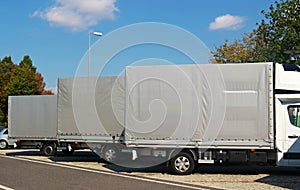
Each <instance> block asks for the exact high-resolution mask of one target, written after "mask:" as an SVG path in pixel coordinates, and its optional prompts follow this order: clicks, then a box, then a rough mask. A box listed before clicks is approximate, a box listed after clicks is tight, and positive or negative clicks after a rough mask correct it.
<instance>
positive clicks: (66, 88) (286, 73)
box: [9, 62, 300, 175]
mask: <svg viewBox="0 0 300 190" xmlns="http://www.w3.org/2000/svg"><path fill="white" fill-rule="evenodd" d="M58 81H59V82H58V95H57V130H56V138H54V139H55V140H54V141H51V143H48V142H49V141H47V142H43V144H47V145H48V149H51V150H52V149H55V148H57V147H61V148H62V149H64V150H66V151H67V152H71V151H72V150H76V149H79V148H90V149H92V150H94V151H95V152H97V153H99V155H100V156H101V157H103V158H104V159H105V160H107V161H109V162H112V163H117V164H120V162H118V161H117V160H119V159H120V158H122V157H123V156H124V153H130V155H131V158H132V160H133V161H135V160H137V159H139V158H144V157H149V158H150V162H149V164H148V165H147V163H146V166H151V165H152V164H153V163H154V164H160V163H164V164H166V165H167V166H168V167H169V168H170V170H171V171H172V172H173V173H175V174H179V175H187V174H190V173H192V172H193V171H194V169H195V167H196V166H197V164H220V163H245V164H250V163H253V164H269V165H273V166H292V167H298V166H300V139H299V134H300V83H299V82H298V81H300V68H299V67H298V66H297V65H293V64H278V63H272V62H267V63H243V64H189V65H156V66H127V67H126V68H125V76H120V77H94V78H92V77H87V78H70V79H59V80H58ZM20 111H21V110H20ZM24 111H25V110H24ZM15 118H16V117H14V118H9V120H10V119H11V120H14V119H15ZM18 119H19V118H18ZM54 119H55V118H54ZM20 121H22V119H21V118H20ZM10 122H11V123H12V122H13V121H10ZM9 125H10V124H9ZM10 131H12V132H13V130H10ZM50 140H51V139H50ZM49 144H51V146H49ZM49 147H50V148H49ZM154 160H155V161H154ZM156 160H157V161H156ZM131 166H132V165H131Z"/></svg>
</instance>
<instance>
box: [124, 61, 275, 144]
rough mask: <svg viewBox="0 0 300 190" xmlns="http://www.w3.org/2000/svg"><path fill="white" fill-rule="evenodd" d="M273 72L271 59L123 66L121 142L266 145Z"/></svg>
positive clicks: (270, 135)
mask: <svg viewBox="0 0 300 190" xmlns="http://www.w3.org/2000/svg"><path fill="white" fill-rule="evenodd" d="M272 73H273V64H272V63H256V64H255V63H251V64H194V65H164V66H128V67H126V116H125V117H126V119H125V121H126V125H125V128H126V130H125V132H126V133H125V135H126V136H125V137H126V138H125V139H126V142H127V143H128V144H131V143H133V144H134V143H138V142H140V143H145V144H147V143H149V144H155V141H156V142H158V143H159V142H166V140H169V141H170V142H178V143H179V144H180V142H189V144H190V143H196V142H214V143H216V144H222V143H225V142H238V143H240V144H241V146H242V145H249V144H251V143H254V142H255V143H256V144H262V145H263V144H267V145H268V143H272V141H273V122H272V117H273V115H272V101H273V84H272V83H273V74H272ZM162 140H164V141H162Z"/></svg>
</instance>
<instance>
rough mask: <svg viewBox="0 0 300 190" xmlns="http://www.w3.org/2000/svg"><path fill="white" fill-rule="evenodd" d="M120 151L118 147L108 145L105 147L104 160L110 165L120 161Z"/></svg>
mask: <svg viewBox="0 0 300 190" xmlns="http://www.w3.org/2000/svg"><path fill="white" fill-rule="evenodd" d="M119 153H120V151H119V149H118V148H117V147H116V146H112V145H108V146H106V147H104V151H103V153H102V158H103V159H104V160H105V161H107V162H110V163H114V162H116V161H117V160H118V159H119V155H120V154H119Z"/></svg>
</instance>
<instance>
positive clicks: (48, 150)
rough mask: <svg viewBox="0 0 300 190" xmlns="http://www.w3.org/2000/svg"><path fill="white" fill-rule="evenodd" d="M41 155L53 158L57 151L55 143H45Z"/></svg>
mask: <svg viewBox="0 0 300 190" xmlns="http://www.w3.org/2000/svg"><path fill="white" fill-rule="evenodd" d="M41 151H42V153H43V154H44V155H45V156H54V155H55V154H56V151H57V146H56V144H55V143H51V142H50V143H49V142H48V143H45V144H44V145H43V147H42V149H41Z"/></svg>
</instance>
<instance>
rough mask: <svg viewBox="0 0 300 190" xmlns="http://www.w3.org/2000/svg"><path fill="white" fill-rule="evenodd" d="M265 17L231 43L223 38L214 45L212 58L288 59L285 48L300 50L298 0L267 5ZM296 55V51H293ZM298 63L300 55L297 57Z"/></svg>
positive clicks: (289, 56) (256, 60)
mask: <svg viewBox="0 0 300 190" xmlns="http://www.w3.org/2000/svg"><path fill="white" fill-rule="evenodd" d="M261 13H262V14H263V15H264V17H265V18H264V19H262V21H261V22H260V23H257V28H256V29H254V30H253V31H252V32H251V33H249V34H246V35H244V36H243V39H242V40H235V41H234V42H233V43H231V44H230V43H229V42H228V41H225V43H224V44H223V45H221V46H220V47H216V51H215V52H212V53H213V55H214V58H213V60H212V61H213V62H215V63H229V62H268V61H274V62H279V63H289V62H290V58H291V55H290V54H287V51H288V50H292V49H294V52H297V51H298V52H299V51H300V22H299V21H300V3H299V0H287V1H284V0H280V1H275V3H274V5H273V4H272V5H270V8H269V11H268V12H266V11H264V10H263V11H261ZM294 56H295V57H297V55H294ZM296 63H297V64H300V59H297V61H296Z"/></svg>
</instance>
